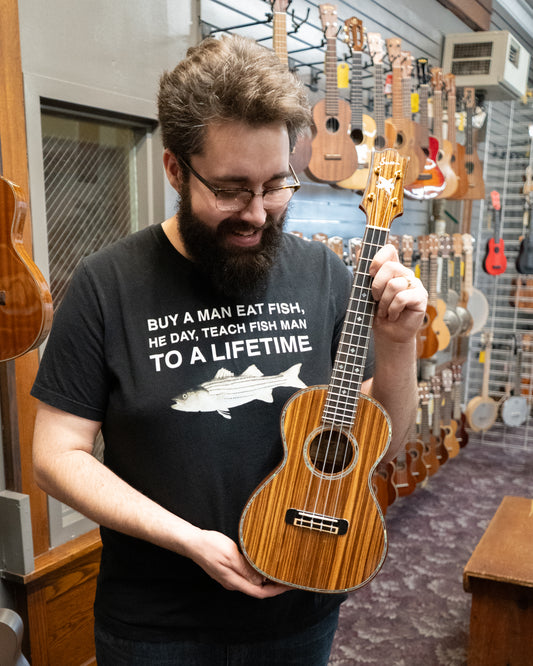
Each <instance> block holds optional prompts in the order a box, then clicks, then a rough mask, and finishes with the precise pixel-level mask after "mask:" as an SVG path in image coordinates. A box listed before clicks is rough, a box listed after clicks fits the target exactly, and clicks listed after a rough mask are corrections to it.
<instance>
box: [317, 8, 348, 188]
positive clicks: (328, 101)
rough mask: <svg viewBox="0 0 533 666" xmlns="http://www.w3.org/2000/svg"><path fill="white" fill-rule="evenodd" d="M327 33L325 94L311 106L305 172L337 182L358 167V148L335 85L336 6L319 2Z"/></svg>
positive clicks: (323, 179)
mask: <svg viewBox="0 0 533 666" xmlns="http://www.w3.org/2000/svg"><path fill="white" fill-rule="evenodd" d="M319 11H320V20H321V22H322V27H323V29H324V34H325V36H326V97H325V99H321V100H319V101H318V102H317V103H316V104H315V105H314V106H313V120H314V123H315V127H316V135H315V137H314V138H313V142H312V144H311V146H312V152H311V159H310V160H309V164H308V166H307V169H306V170H305V172H306V174H307V175H308V176H309V177H310V178H311V179H313V180H319V181H325V182H329V183H336V182H338V181H339V180H342V179H343V178H348V177H349V176H351V175H352V173H353V172H354V171H355V170H356V169H357V151H356V149H355V146H354V144H353V143H352V140H351V139H350V117H351V109H350V105H349V104H348V102H347V101H346V100H344V99H341V98H340V96H339V92H338V88H337V46H336V40H337V26H338V23H337V9H336V7H335V5H330V4H323V5H319Z"/></svg>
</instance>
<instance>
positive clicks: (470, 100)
mask: <svg viewBox="0 0 533 666" xmlns="http://www.w3.org/2000/svg"><path fill="white" fill-rule="evenodd" d="M463 101H464V104H465V107H466V108H467V109H468V110H470V111H471V110H472V109H473V108H474V107H475V105H476V91H475V88H471V87H469V88H465V89H464V91H463Z"/></svg>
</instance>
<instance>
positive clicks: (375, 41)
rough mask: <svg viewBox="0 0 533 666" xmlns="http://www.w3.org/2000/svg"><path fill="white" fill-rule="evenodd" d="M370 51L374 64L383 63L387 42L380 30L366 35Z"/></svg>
mask: <svg viewBox="0 0 533 666" xmlns="http://www.w3.org/2000/svg"><path fill="white" fill-rule="evenodd" d="M366 41H367V43H368V51H369V53H370V57H371V58H372V62H373V63H374V65H381V63H382V62H383V57H384V55H385V42H384V40H383V37H382V36H381V35H380V33H379V32H369V33H368V34H367V36H366Z"/></svg>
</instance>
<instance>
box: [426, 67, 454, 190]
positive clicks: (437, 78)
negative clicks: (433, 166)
mask: <svg viewBox="0 0 533 666" xmlns="http://www.w3.org/2000/svg"><path fill="white" fill-rule="evenodd" d="M431 85H432V87H433V136H434V137H435V138H436V139H437V141H438V142H439V152H438V155H437V164H438V166H439V169H440V170H441V172H442V175H443V176H444V182H445V184H444V189H443V190H442V192H439V194H438V195H437V199H449V198H450V197H451V196H453V195H454V194H455V192H456V190H457V186H458V184H459V182H458V178H457V175H456V173H455V171H454V170H453V168H452V158H453V146H452V144H451V142H450V141H448V139H445V138H444V132H443V126H442V88H443V86H444V77H443V75H442V68H441V67H432V68H431Z"/></svg>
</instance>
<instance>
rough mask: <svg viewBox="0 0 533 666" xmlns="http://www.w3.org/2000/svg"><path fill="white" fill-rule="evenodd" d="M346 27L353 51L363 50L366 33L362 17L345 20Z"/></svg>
mask: <svg viewBox="0 0 533 666" xmlns="http://www.w3.org/2000/svg"><path fill="white" fill-rule="evenodd" d="M344 29H345V30H346V35H347V37H348V44H349V46H350V48H351V49H352V51H362V50H363V48H364V46H365V33H364V30H363V21H361V19H358V18H355V16H352V18H349V19H348V20H347V21H345V22H344Z"/></svg>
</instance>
